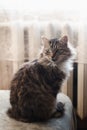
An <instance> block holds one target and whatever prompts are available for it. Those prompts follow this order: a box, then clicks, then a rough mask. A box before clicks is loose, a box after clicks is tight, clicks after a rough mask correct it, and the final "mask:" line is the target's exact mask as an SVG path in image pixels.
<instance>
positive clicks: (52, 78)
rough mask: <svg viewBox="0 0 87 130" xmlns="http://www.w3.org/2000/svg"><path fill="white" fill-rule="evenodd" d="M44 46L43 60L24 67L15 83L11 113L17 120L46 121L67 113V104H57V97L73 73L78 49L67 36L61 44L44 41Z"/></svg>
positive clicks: (40, 58)
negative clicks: (65, 105)
mask: <svg viewBox="0 0 87 130" xmlns="http://www.w3.org/2000/svg"><path fill="white" fill-rule="evenodd" d="M42 44H43V47H42V49H41V52H40V56H39V58H38V59H37V60H34V61H32V62H27V63H26V64H24V65H23V66H22V67H21V68H20V69H19V70H18V72H17V73H16V74H15V75H14V78H13V80H12V81H11V91H10V103H11V108H10V109H9V110H8V112H7V113H8V115H9V116H10V117H12V118H15V119H16V120H20V121H24V122H36V121H46V120H48V119H50V118H51V117H57V116H61V115H62V114H63V112H64V104H63V103H61V102H59V103H56V96H57V94H58V92H59V91H60V88H61V85H62V83H63V81H64V80H65V79H66V77H67V76H68V75H69V72H70V70H71V69H72V63H73V59H74V49H73V48H71V47H70V46H69V43H68V37H67V36H63V37H62V38H60V39H59V40H58V39H51V40H48V39H47V38H45V37H42Z"/></svg>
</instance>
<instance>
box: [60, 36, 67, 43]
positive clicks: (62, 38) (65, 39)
mask: <svg viewBox="0 0 87 130" xmlns="http://www.w3.org/2000/svg"><path fill="white" fill-rule="evenodd" d="M59 41H60V43H61V44H66V45H67V42H68V37H67V36H66V35H65V36H63V37H61V38H60V39H59Z"/></svg>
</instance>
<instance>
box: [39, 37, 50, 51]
mask: <svg viewBox="0 0 87 130" xmlns="http://www.w3.org/2000/svg"><path fill="white" fill-rule="evenodd" d="M41 41H42V45H43V46H44V48H49V47H50V45H49V40H48V38H46V37H45V36H42V37H41Z"/></svg>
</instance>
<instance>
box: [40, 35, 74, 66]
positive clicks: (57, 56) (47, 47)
mask: <svg viewBox="0 0 87 130" xmlns="http://www.w3.org/2000/svg"><path fill="white" fill-rule="evenodd" d="M42 44H43V50H42V53H41V56H42V57H43V56H47V57H49V58H51V59H52V61H54V62H55V63H61V62H64V61H66V60H68V59H69V58H70V57H72V55H73V54H72V50H71V49H70V47H69V45H68V37H67V36H63V37H61V38H60V39H57V38H54V39H48V38H46V37H44V36H43V37H42Z"/></svg>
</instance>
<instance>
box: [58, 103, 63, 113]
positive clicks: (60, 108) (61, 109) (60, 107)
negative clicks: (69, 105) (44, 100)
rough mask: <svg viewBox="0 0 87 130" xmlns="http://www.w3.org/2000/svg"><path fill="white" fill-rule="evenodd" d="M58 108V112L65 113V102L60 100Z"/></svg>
mask: <svg viewBox="0 0 87 130" xmlns="http://www.w3.org/2000/svg"><path fill="white" fill-rule="evenodd" d="M56 110H57V112H60V113H63V112H64V103H62V102H58V103H57V107H56Z"/></svg>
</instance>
